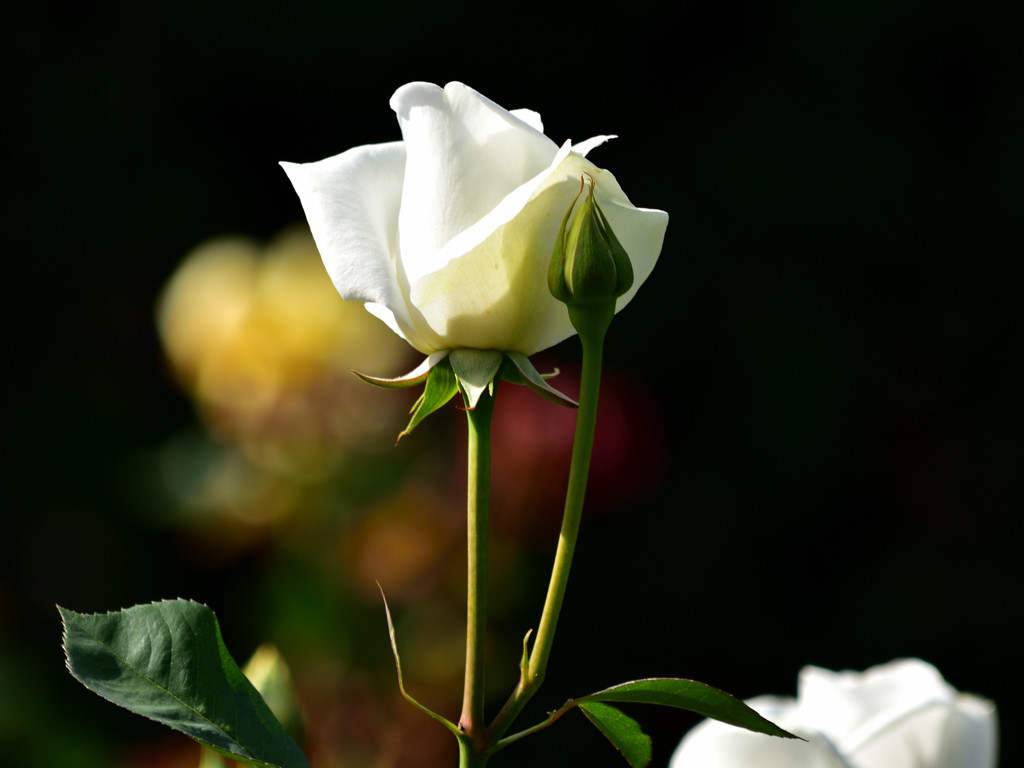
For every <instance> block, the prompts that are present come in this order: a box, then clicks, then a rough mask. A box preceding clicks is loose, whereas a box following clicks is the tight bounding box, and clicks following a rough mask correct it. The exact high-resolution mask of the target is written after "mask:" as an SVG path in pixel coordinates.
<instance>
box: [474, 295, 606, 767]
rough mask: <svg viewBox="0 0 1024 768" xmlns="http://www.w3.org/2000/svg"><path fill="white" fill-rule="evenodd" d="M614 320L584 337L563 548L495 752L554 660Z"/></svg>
mask: <svg viewBox="0 0 1024 768" xmlns="http://www.w3.org/2000/svg"><path fill="white" fill-rule="evenodd" d="M610 321H611V316H610V314H609V316H608V318H607V321H606V322H602V323H598V324H597V326H598V327H593V326H592V327H590V328H588V329H587V331H588V332H582V333H580V341H581V342H582V345H583V361H582V371H581V374H580V399H579V410H578V411H577V414H576V434H575V436H574V438H573V446H572V464H571V465H570V468H569V484H568V488H567V490H566V496H565V511H564V512H563V515H562V530H561V532H560V534H559V537H558V549H557V551H556V552H555V562H554V565H553V566H552V569H551V580H550V582H549V584H548V592H547V597H546V598H545V600H544V609H543V611H542V613H541V619H540V625H539V627H538V630H537V637H536V640H535V641H534V645H533V651H532V652H531V653H530V654H529V658H528V659H524V664H523V666H522V670H521V675H520V679H519V684H518V685H517V686H516V689H515V690H514V691H513V692H512V695H511V697H509V700H508V701H507V702H506V703H505V706H504V707H503V708H502V710H501V712H499V713H498V716H497V717H496V718H495V719H494V722H492V723H491V726H490V729H489V730H488V734H487V741H488V743H489V744H491V745H492V746H491V752H492V754H493V752H494V751H496V748H500V746H504V744H500V745H499V739H500V738H501V736H502V735H503V734H504V733H505V732H506V731H507V730H508V729H509V727H510V726H511V725H512V722H513V721H514V720H515V718H516V717H517V716H518V715H519V713H520V712H521V711H522V710H523V707H525V706H526V704H527V702H528V701H529V700H530V699H531V698H532V697H533V695H534V694H535V693H536V692H537V689H538V688H539V687H540V685H541V683H542V682H543V680H544V675H545V673H546V671H547V665H548V659H549V658H550V656H551V648H552V645H553V644H554V639H555V629H556V628H557V627H558V616H559V614H560V613H561V610H562V602H563V601H564V600H565V591H566V587H567V586H568V584H569V570H570V568H571V567H572V558H573V554H574V552H575V551H576V538H577V536H578V534H579V529H580V518H581V516H582V514H583V498H584V495H585V493H586V488H587V475H588V474H589V471H590V456H591V453H592V450H593V445H594V428H595V425H596V422H597V401H598V394H599V390H600V385H601V356H602V347H603V345H604V336H605V332H606V331H607V328H608V323H609V322H610ZM506 743H508V742H506Z"/></svg>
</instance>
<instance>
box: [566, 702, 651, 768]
mask: <svg viewBox="0 0 1024 768" xmlns="http://www.w3.org/2000/svg"><path fill="white" fill-rule="evenodd" d="M579 707H580V709H581V710H583V714H584V715H586V716H587V719H588V720H590V722H592V723H593V724H594V725H595V726H597V729H598V730H599V731H601V733H603V734H604V735H605V736H606V737H607V738H608V741H610V742H611V743H612V746H614V747H615V748H616V749H617V750H619V752H621V753H622V756H623V757H624V758H626V762H628V763H629V764H630V765H631V766H633V768H644V766H646V765H647V764H648V763H649V762H651V737H650V736H648V735H647V734H646V733H644V732H643V731H642V730H640V724H639V723H637V721H636V720H634V719H633V718H631V717H629V716H628V715H626V714H625V713H624V712H622V711H621V710H618V709H616V708H615V707H610V706H608V705H607V704H599V703H598V702H596V701H592V702H589V703H584V704H580V705H579Z"/></svg>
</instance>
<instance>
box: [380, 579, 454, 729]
mask: <svg viewBox="0 0 1024 768" xmlns="http://www.w3.org/2000/svg"><path fill="white" fill-rule="evenodd" d="M377 588H378V589H379V590H380V597H381V600H383V601H384V613H385V615H386V616H387V618H388V636H389V637H390V638H391V652H392V653H393V654H394V656H395V671H396V672H397V673H398V690H399V691H401V693H402V697H403V698H404V699H405V700H406V701H408V702H409V703H410V704H412V705H413V706H414V707H416V709H418V710H420V712H423V713H424V714H427V715H430V716H431V717H432V718H434V719H435V720H437V722H439V723H441V725H443V726H444V727H445V728H447V729H448V730H449V731H451V732H452V733H454V734H455V735H456V736H461V735H462V731H460V730H459V728H458V726H456V725H455V724H454V723H453V722H451V721H450V720H448V719H447V718H445V717H442V716H441V715H439V714H437V713H436V712H434V711H433V710H432V709H430V708H429V707H426V706H424V705H423V704H420V703H419V702H418V701H417V700H416V699H414V698H413V697H412V696H411V695H410V694H409V693H408V692H407V691H406V690H405V681H404V679H403V678H402V659H401V658H400V657H399V655H398V641H397V640H395V624H394V622H393V621H391V609H390V608H389V607H388V599H387V598H386V597H385V596H384V588H383V587H382V586H381V585H380V583H379V582H378V584H377Z"/></svg>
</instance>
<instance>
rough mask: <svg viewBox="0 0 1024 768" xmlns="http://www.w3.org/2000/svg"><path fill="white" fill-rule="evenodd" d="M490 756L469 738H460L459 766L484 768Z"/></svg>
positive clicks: (460, 767)
mask: <svg viewBox="0 0 1024 768" xmlns="http://www.w3.org/2000/svg"><path fill="white" fill-rule="evenodd" d="M489 757H490V755H488V754H487V753H486V752H482V751H480V750H479V749H478V746H477V745H476V744H473V743H472V742H471V741H470V740H469V739H468V738H460V739H459V768H484V767H485V766H486V765H487V760H488V758H489Z"/></svg>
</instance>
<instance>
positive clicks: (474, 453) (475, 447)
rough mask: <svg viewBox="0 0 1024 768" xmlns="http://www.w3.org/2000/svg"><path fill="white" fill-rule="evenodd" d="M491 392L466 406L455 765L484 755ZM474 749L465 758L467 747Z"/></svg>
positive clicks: (492, 405) (473, 763)
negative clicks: (462, 666) (462, 629)
mask: <svg viewBox="0 0 1024 768" xmlns="http://www.w3.org/2000/svg"><path fill="white" fill-rule="evenodd" d="M493 413H494V397H493V396H492V395H490V394H488V393H484V394H483V395H481V397H480V400H479V402H478V403H477V406H476V408H474V409H473V410H468V411H466V416H467V418H468V422H469V440H468V465H469V466H468V483H467V485H468V491H467V502H466V511H467V595H466V681H465V686H464V688H463V697H462V716H461V718H460V719H459V728H460V730H461V731H462V732H463V733H464V734H465V738H463V739H459V751H460V755H462V757H461V758H460V765H462V766H463V768H466V766H470V765H473V766H482V765H483V764H484V763H483V762H480V759H483V760H484V761H486V757H484V755H483V753H484V748H485V743H484V738H485V736H486V733H485V722H484V645H485V641H486V629H487V558H488V516H489V498H490V486H491V416H492V414H493ZM467 752H471V753H475V754H476V755H477V759H475V760H473V761H470V762H467V761H466V757H465V756H466V753H467Z"/></svg>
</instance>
